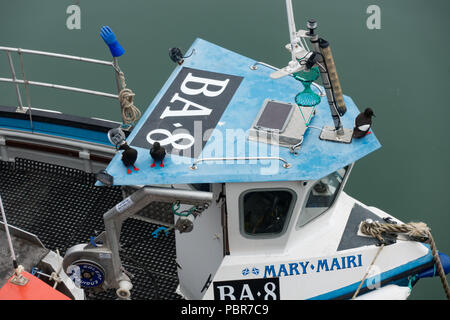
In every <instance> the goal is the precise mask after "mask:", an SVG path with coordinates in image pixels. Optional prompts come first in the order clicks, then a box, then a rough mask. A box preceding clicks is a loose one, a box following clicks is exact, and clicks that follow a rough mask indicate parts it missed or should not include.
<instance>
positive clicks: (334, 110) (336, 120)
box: [308, 19, 344, 135]
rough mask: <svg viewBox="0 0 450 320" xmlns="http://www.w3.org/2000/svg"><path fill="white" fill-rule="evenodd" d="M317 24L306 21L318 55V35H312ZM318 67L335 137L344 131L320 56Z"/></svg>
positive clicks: (320, 56) (313, 21)
mask: <svg viewBox="0 0 450 320" xmlns="http://www.w3.org/2000/svg"><path fill="white" fill-rule="evenodd" d="M316 27H317V23H316V21H315V20H313V19H311V20H309V21H308V29H309V32H308V36H309V37H310V38H309V39H310V41H311V44H312V47H313V50H314V51H315V52H319V53H320V47H319V35H318V34H317V33H314V29H316ZM317 62H318V65H319V70H320V75H321V77H322V82H323V87H324V88H325V92H326V94H327V99H328V104H329V105H330V111H331V117H332V118H333V122H334V127H335V130H336V134H337V135H343V134H344V129H343V127H342V122H341V117H340V116H339V112H338V110H337V107H336V99H335V97H334V94H333V91H332V87H331V82H330V79H329V75H328V71H327V69H326V68H325V66H324V65H325V62H324V60H323V58H322V55H319V60H318V61H317Z"/></svg>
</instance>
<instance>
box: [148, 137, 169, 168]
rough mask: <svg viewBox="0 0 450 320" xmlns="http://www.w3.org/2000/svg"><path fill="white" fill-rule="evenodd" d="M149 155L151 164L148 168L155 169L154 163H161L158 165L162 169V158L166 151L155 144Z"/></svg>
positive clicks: (157, 143)
mask: <svg viewBox="0 0 450 320" xmlns="http://www.w3.org/2000/svg"><path fill="white" fill-rule="evenodd" d="M150 155H151V156H152V158H153V163H152V165H151V166H150V167H151V168H153V167H155V166H156V164H155V162H156V161H161V163H160V165H159V166H160V167H164V163H163V160H164V157H165V156H166V149H164V147H161V145H160V144H159V142H155V143H154V144H153V146H152V148H151V149H150Z"/></svg>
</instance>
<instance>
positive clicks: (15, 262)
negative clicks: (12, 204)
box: [0, 196, 18, 270]
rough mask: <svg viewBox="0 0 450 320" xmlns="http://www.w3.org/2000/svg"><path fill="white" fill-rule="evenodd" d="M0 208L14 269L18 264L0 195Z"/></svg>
mask: <svg viewBox="0 0 450 320" xmlns="http://www.w3.org/2000/svg"><path fill="white" fill-rule="evenodd" d="M0 209H1V211H2V217H3V222H4V223H5V232H6V239H7V240H8V245H9V252H10V253H11V259H12V262H13V267H14V270H16V269H17V268H18V264H17V260H16V255H15V253H14V248H13V245H12V241H11V235H10V234H9V228H8V222H7V221H6V214H5V209H3V201H2V197H1V196H0Z"/></svg>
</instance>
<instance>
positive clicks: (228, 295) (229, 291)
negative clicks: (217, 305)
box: [217, 286, 236, 300]
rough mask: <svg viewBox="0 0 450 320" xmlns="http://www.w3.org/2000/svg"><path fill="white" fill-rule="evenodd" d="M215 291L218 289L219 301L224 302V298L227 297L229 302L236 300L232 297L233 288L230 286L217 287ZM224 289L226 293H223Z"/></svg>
mask: <svg viewBox="0 0 450 320" xmlns="http://www.w3.org/2000/svg"><path fill="white" fill-rule="evenodd" d="M217 289H219V297H220V298H219V299H220V300H225V297H229V298H230V300H236V297H235V296H234V294H233V293H234V288H233V287H232V286H217ZM225 289H228V292H225Z"/></svg>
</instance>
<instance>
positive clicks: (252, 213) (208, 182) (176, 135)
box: [97, 39, 380, 299]
mask: <svg viewBox="0 0 450 320" xmlns="http://www.w3.org/2000/svg"><path fill="white" fill-rule="evenodd" d="M188 52H192V53H193V54H192V56H191V57H190V58H189V59H186V60H185V62H184V63H183V65H181V66H178V67H177V68H176V69H175V71H174V72H173V74H172V75H171V76H170V77H169V79H168V80H167V82H166V83H165V85H164V86H163V88H162V89H161V91H160V92H159V93H158V95H157V96H156V97H155V99H154V100H153V102H152V103H151V104H150V106H149V107H148V109H147V111H146V112H145V114H144V115H143V117H142V118H141V120H140V121H139V122H138V123H137V125H136V127H135V128H134V130H133V131H132V132H131V134H130V135H129V137H128V138H127V140H126V141H127V143H128V144H129V145H130V146H131V147H132V148H135V149H136V150H137V151H138V158H137V160H136V163H135V165H136V167H137V168H139V171H132V172H131V173H128V172H127V169H126V168H125V166H124V165H123V163H122V161H121V155H120V153H119V154H117V155H116V156H115V157H114V158H113V160H112V161H111V163H110V164H109V165H108V167H107V172H108V174H110V175H111V176H112V177H113V179H114V182H113V184H114V185H127V186H149V185H150V186H166V187H171V188H175V189H185V190H197V191H199V192H211V193H212V197H213V201H211V204H210V205H209V207H208V208H207V209H206V210H204V211H203V212H202V213H201V215H199V216H197V217H196V218H195V219H194V218H192V217H191V220H192V226H193V228H192V230H191V231H190V232H183V233H180V232H179V231H178V230H177V231H176V232H175V233H176V248H177V263H178V265H179V269H178V274H179V278H180V293H181V294H183V295H185V296H186V297H188V298H193V299H201V298H204V297H207V296H211V297H212V295H214V293H213V292H212V291H213V289H210V290H208V288H209V285H210V284H211V282H212V281H213V279H214V281H216V279H220V278H221V277H224V278H226V276H225V274H228V272H229V271H227V270H228V269H227V268H226V267H225V266H227V265H228V266H233V267H232V269H233V270H234V269H236V270H238V271H237V274H235V275H234V276H240V277H242V276H243V274H244V276H245V273H250V274H251V273H252V272H253V275H254V276H256V275H257V273H259V272H265V270H261V269H259V268H255V269H254V270H251V269H247V266H248V264H249V261H256V260H258V259H262V260H264V259H265V257H268V256H271V257H272V256H282V255H285V254H286V253H287V252H290V251H292V250H294V251H296V250H299V248H300V247H303V245H302V243H305V244H306V243H310V241H311V240H312V239H315V240H317V238H316V235H320V236H323V235H322V232H320V229H321V228H320V226H317V225H315V224H313V223H312V222H313V221H317V220H319V219H318V218H319V217H321V216H324V215H325V213H327V212H331V211H333V210H332V209H333V208H334V206H335V204H336V200H337V199H338V198H339V196H340V194H341V191H342V189H343V187H344V185H345V182H346V180H347V178H348V176H349V174H350V171H351V168H352V166H353V163H354V162H355V161H356V160H358V159H360V158H362V157H363V156H365V155H367V154H368V153H370V152H372V151H374V150H376V149H377V148H379V147H380V144H379V142H378V140H377V139H376V137H375V135H374V134H370V135H368V136H367V137H366V138H365V139H360V140H355V141H352V142H351V143H336V142H333V141H327V140H323V139H321V138H320V132H321V130H320V129H319V130H318V129H317V128H322V127H323V126H326V125H329V124H332V118H331V116H330V109H329V106H328V103H327V101H326V99H322V101H321V102H320V104H318V105H317V106H316V107H314V108H312V107H307V106H305V107H303V106H301V107H298V106H297V105H296V104H295V103H293V102H294V97H295V96H296V94H297V93H298V92H300V91H301V90H302V89H303V87H302V84H301V83H300V82H299V81H297V80H296V79H294V78H293V77H285V78H281V79H271V78H270V73H271V72H272V71H273V70H272V69H271V68H269V67H265V66H264V65H262V66H259V67H258V68H255V67H254V66H255V65H256V64H257V62H256V61H254V60H251V59H249V58H246V57H243V56H241V55H239V54H237V53H234V52H232V51H229V50H226V49H224V48H221V47H219V46H217V45H214V44H212V43H209V42H207V41H204V40H202V39H197V40H196V41H195V42H194V43H193V45H192V47H191V48H190V49H189V51H188ZM314 90H315V92H317V94H318V95H321V94H322V93H323V89H322V88H321V87H319V86H317V87H314ZM322 96H323V94H322ZM344 99H345V102H346V105H347V112H346V113H345V115H343V116H342V117H341V121H342V123H343V126H344V127H345V128H353V121H354V118H355V117H356V115H358V114H359V110H358V108H357V107H356V105H355V104H354V102H353V101H352V100H351V99H350V98H349V97H347V96H345V97H344ZM307 119H308V120H307ZM156 141H158V142H160V144H161V145H162V146H164V147H165V149H166V152H167V156H166V158H165V159H164V167H160V166H155V167H150V165H151V163H152V158H151V156H150V154H149V150H150V149H151V147H152V145H153V143H154V142H156ZM97 184H98V185H101V183H100V182H98V183H97ZM183 208H185V209H187V208H189V206H187V207H186V206H182V207H181V209H183ZM327 221H328V220H327ZM322 223H323V221H322ZM326 223H330V222H329V221H328V222H326ZM313 225H314V226H313ZM308 228H309V229H314V230H315V229H317V230H318V232H316V233H315V234H316V235H315V234H314V233H311V232H309V231H308V232H304V230H306V229H308ZM302 250H303V251H302V254H304V252H305V249H304V248H303V249H302ZM318 252H320V250H318ZM297 256H298V254H297ZM255 259H256V260H255ZM218 270H222V272H225V274H220V275H219V273H220V272H219V271H218ZM293 271H295V270H293ZM234 272H235V273H236V271H234ZM207 292H208V293H207ZM205 294H206V295H205Z"/></svg>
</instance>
